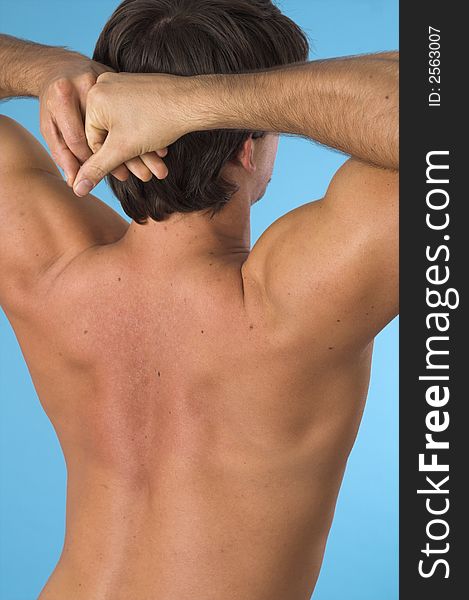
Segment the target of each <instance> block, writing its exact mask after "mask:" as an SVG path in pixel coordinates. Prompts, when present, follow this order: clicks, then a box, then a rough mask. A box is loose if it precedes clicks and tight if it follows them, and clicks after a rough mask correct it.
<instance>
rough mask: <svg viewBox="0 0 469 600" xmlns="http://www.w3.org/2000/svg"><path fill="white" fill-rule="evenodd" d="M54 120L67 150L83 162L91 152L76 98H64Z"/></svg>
mask: <svg viewBox="0 0 469 600" xmlns="http://www.w3.org/2000/svg"><path fill="white" fill-rule="evenodd" d="M55 121H56V123H57V127H58V129H59V131H60V133H61V134H62V137H63V139H64V141H65V143H66V144H67V146H68V148H69V150H70V151H71V152H72V153H73V154H74V155H75V156H76V157H77V159H78V160H79V161H80V162H81V163H84V162H85V160H87V159H88V158H89V157H90V156H91V154H92V152H91V150H90V148H89V146H88V142H87V139H86V135H85V123H84V121H83V117H82V113H81V108H80V104H79V101H78V98H76V97H74V96H72V97H66V98H64V99H63V100H62V106H61V109H60V111H59V112H57V113H56V115H55Z"/></svg>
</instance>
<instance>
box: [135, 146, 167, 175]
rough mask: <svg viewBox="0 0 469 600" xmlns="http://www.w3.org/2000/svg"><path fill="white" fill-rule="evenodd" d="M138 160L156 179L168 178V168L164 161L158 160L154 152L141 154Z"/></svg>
mask: <svg viewBox="0 0 469 600" xmlns="http://www.w3.org/2000/svg"><path fill="white" fill-rule="evenodd" d="M140 158H141V159H142V162H144V163H145V165H146V166H147V167H148V169H149V170H150V171H151V172H152V173H153V175H155V177H157V178H158V179H165V178H166V177H167V176H168V167H167V166H166V165H165V163H164V161H163V160H162V159H161V158H159V156H158V155H157V153H156V152H148V153H147V154H143V155H142V156H141V157H140Z"/></svg>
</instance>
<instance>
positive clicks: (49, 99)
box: [39, 53, 128, 185]
mask: <svg viewBox="0 0 469 600" xmlns="http://www.w3.org/2000/svg"><path fill="white" fill-rule="evenodd" d="M53 69H54V74H53V75H51V76H48V77H46V82H45V84H44V85H43V87H42V90H41V93H40V96H39V100H40V126H41V133H42V135H43V136H44V139H45V140H46V142H47V144H48V146H49V148H50V150H51V154H52V158H53V159H54V160H55V162H56V163H57V164H58V165H59V167H61V168H62V169H63V171H64V172H65V176H66V178H67V183H68V184H69V185H71V183H72V182H73V180H74V179H75V176H76V174H77V172H78V170H79V168H80V165H81V164H82V163H84V162H85V161H86V160H87V159H88V158H89V157H90V156H91V154H92V152H91V150H90V148H89V147H88V144H87V141H86V136H85V126H84V115H85V109H86V98H87V95H88V92H89V90H90V89H91V88H92V87H93V85H94V84H95V83H96V80H97V78H98V76H99V75H100V74H101V73H104V72H105V71H106V70H108V69H107V67H105V66H104V65H101V64H99V63H97V62H94V61H91V60H89V59H88V58H86V57H84V56H81V55H79V54H73V53H67V54H66V55H64V59H63V62H59V63H58V64H57V63H55V64H54V66H53ZM57 73H58V75H57ZM115 174H116V176H117V177H118V178H119V179H126V178H127V177H128V171H127V169H126V168H125V167H120V168H119V169H117V170H116V171H115Z"/></svg>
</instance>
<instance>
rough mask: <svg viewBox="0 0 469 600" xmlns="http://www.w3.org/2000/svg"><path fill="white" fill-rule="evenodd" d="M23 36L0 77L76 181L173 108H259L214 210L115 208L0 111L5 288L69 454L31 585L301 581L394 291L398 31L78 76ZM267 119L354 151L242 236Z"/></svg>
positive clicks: (84, 70)
mask: <svg viewBox="0 0 469 600" xmlns="http://www.w3.org/2000/svg"><path fill="white" fill-rule="evenodd" d="M29 48H30V47H29V46H28V44H26V43H24V42H19V41H18V40H12V38H6V37H3V38H0V65H1V67H0V90H1V95H2V96H3V97H13V96H18V95H32V96H39V98H40V100H41V111H42V115H43V119H44V122H47V123H51V122H52V123H54V124H55V129H54V131H55V137H51V140H52V141H51V142H50V141H49V140H48V141H49V143H50V144H51V145H52V147H53V149H54V155H55V158H56V160H57V162H58V163H59V164H60V166H62V167H63V168H64V169H65V170H66V172H67V177H68V181H69V185H73V186H74V190H75V192H76V194H77V195H83V194H84V192H86V189H85V188H86V187H87V186H88V189H89V188H90V187H93V185H95V184H96V183H97V182H98V181H99V179H101V178H102V177H103V176H104V174H105V173H107V172H109V171H112V170H114V169H117V171H114V172H115V173H116V176H119V177H121V178H125V177H126V176H127V175H128V171H127V170H126V169H130V170H132V169H134V170H135V171H137V173H140V175H141V177H142V179H144V178H148V176H149V175H148V172H146V171H145V170H144V169H148V170H149V171H150V174H151V173H154V174H155V175H156V176H159V177H162V178H163V177H165V176H166V173H165V166H164V162H163V160H162V157H164V155H165V152H166V147H168V146H169V151H171V148H170V145H171V143H173V142H174V141H175V140H176V139H177V138H178V137H180V136H181V135H184V133H187V132H190V131H195V130H200V129H213V128H220V127H223V128H226V127H228V128H230V127H233V128H246V129H252V130H265V131H268V132H270V133H268V135H266V136H265V137H264V138H261V139H256V140H253V139H252V138H249V140H248V141H247V142H246V144H245V145H244V148H243V149H242V151H241V152H240V153H239V156H238V158H237V160H236V161H232V162H231V163H229V164H228V165H226V167H225V176H227V177H231V178H232V179H233V180H234V181H236V182H237V183H238V185H239V191H238V192H237V193H236V195H235V196H234V197H233V199H232V200H231V202H230V203H229V204H228V205H227V207H226V208H225V209H224V210H223V211H221V212H220V213H219V214H218V215H216V216H215V217H214V218H212V219H210V217H209V216H208V215H205V214H204V213H192V214H188V215H180V214H179V215H173V216H171V217H170V218H169V219H167V220H166V221H164V222H162V223H156V222H153V221H150V222H149V223H147V224H145V225H137V224H136V223H135V222H132V223H131V224H130V225H129V224H128V223H127V222H126V221H124V220H123V219H122V218H121V217H120V216H118V215H117V214H116V213H115V212H113V211H112V210H111V209H110V208H109V207H108V206H106V205H105V204H104V203H102V202H100V201H99V200H98V199H97V198H95V197H93V196H91V195H89V194H88V195H87V194H84V195H83V197H82V198H77V195H76V194H75V193H74V191H73V190H72V189H70V187H67V184H66V183H65V182H64V181H63V180H62V178H61V176H60V174H59V171H58V170H57V168H56V166H55V165H54V163H53V162H52V160H51V159H50V158H49V156H48V154H47V153H46V152H45V150H44V149H43V148H42V146H41V145H40V144H39V143H38V142H37V141H36V140H34V139H33V138H32V136H31V135H30V134H29V133H28V132H26V131H25V130H24V129H23V128H22V127H21V126H20V125H18V124H17V123H15V122H14V121H12V120H10V119H8V118H6V117H1V118H0V137H1V140H2V142H1V143H2V152H1V155H0V227H1V232H0V270H1V273H2V276H1V278H0V301H1V304H2V306H3V308H4V310H5V313H6V315H7V316H8V318H9V320H10V322H11V325H12V327H13V328H14V330H15V333H16V335H17V337H18V340H19V343H20V345H21V348H22V351H23V353H24V357H25V360H26V362H27V364H28V367H29V370H30V373H31V376H32V379H33V381H34V384H35V387H36V390H37V392H38V395H39V398H40V400H41V403H42V405H43V407H44V409H45V411H46V413H47V415H48V416H49V418H50V419H51V421H52V423H53V425H54V427H55V430H56V432H57V435H58V438H59V440H60V444H61V446H62V449H63V452H64V456H65V460H66V465H67V471H68V480H67V523H66V536H65V543H64V548H63V553H62V555H61V557H60V560H59V562H58V565H57V567H56V569H55V570H54V572H53V574H52V575H51V577H50V579H49V581H48V582H47V584H46V586H45V587H44V589H43V590H42V593H41V595H40V600H64V599H66V600H91V599H93V600H185V599H189V598H190V599H191V600H308V599H309V597H310V595H311V594H312V592H313V589H314V586H315V582H316V579H317V576H318V573H319V569H320V566H321V562H322V557H323V553H324V548H325V544H326V539H327V535H328V532H329V528H330V525H331V521H332V517H333V513H334V508H335V503H336V499H337V494H338V491H339V487H340V484H341V480H342V476H343V473H344V469H345V465H346V461H347V458H348V456H349V453H350V450H351V448H352V445H353V442H354V439H355V436H356V433H357V429H358V426H359V423H360V419H361V415H362V411H363V408H364V403H365V399H366V395H367V388H368V382H369V374H370V361H371V355H372V344H373V339H374V337H375V336H376V334H377V333H378V332H379V331H380V330H381V329H382V328H383V327H384V326H385V325H386V324H387V323H388V322H389V321H390V320H391V319H392V318H393V317H394V316H395V315H396V313H397V302H398V283H397V264H398V256H397V255H398V251H397V245H398V240H397V238H398V233H397V210H398V208H397V206H398V198H397V195H398V187H397V179H398V174H397V168H398V151H397V137H398V134H397V76H398V65H397V55H395V54H393V53H389V54H386V55H377V56H366V57H356V58H348V59H336V60H332V61H322V62H313V63H305V64H303V65H298V66H295V67H289V68H284V69H274V70H272V71H269V72H264V73H254V74H249V75H233V76H204V77H194V78H177V77H171V76H168V75H164V76H163V75H144V76H142V75H126V74H119V75H117V74H113V73H105V74H104V75H99V77H97V74H96V69H98V70H99V69H102V70H103V71H104V70H105V68H104V67H102V65H98V66H97V65H96V63H92V62H91V61H88V60H87V59H86V58H84V57H81V56H79V55H76V54H71V53H67V52H66V51H64V50H60V49H48V48H44V47H41V48H40V52H39V50H38V49H36V51H35V52H33V53H29ZM52 53H53V54H52ZM57 53H58V54H57ZM52 55H53V56H54V57H55V58H56V60H55V63H53V62H52V61H51V60H50V58H51V56H52ZM57 57H60V60H57ZM51 64H55V65H56V66H55V67H54V69H52V70H53V71H54V72H53V73H51ZM27 66H28V68H29V69H30V72H31V75H30V76H29V77H27V78H23V79H20V74H21V73H23V72H24V69H25V68H26V67H27ZM83 78H85V79H86V80H87V83H86V85H85V88H86V89H83V88H82V87H80V85H81V84H80V82H82V81H83ZM93 78H94V80H95V81H96V79H97V80H98V82H97V84H96V85H94V86H93V87H91V86H90V85H89V84H90V83H91V81H92V79H93ZM57 81H59V82H60V83H59V84H57ZM89 90H91V91H89ZM64 99H65V100H66V101H60V100H64ZM80 103H81V107H82V108H81V109H80V111H78V110H77V109H75V114H74V116H70V115H72V114H73V108H72V107H73V106H75V107H76V106H77V105H78V104H80ZM83 105H84V107H85V108H86V135H87V141H88V144H89V146H90V148H91V149H92V150H93V151H94V152H96V153H95V154H94V155H93V156H90V154H91V152H90V151H89V149H87V146H86V140H85V138H84V134H85V130H84V128H83V120H81V121H80V120H79V119H78V115H79V114H81V115H83V113H84V111H83ZM64 106H65V107H66V108H67V110H68V113H67V114H68V117H67V118H65V115H64V113H63V110H65V109H64V108H63V107H64ZM158 111H159V112H158ZM150 115H151V117H150ZM67 123H74V125H73V131H74V135H73V136H70V131H69V130H67V127H68V125H67ZM149 124H151V125H150V126H149ZM280 132H286V133H294V134H297V135H301V136H307V137H310V138H311V139H313V140H316V141H319V142H320V143H322V144H325V145H329V146H332V147H334V148H338V149H340V150H342V151H343V152H346V153H348V154H350V155H351V156H352V158H351V159H350V160H348V161H347V162H346V163H345V165H344V166H343V167H342V168H341V169H339V171H338V172H337V174H336V175H335V177H334V178H333V180H332V182H331V184H330V187H329V189H328V191H327V194H326V195H325V197H324V198H323V199H320V200H318V201H316V202H309V203H307V204H305V205H304V206H301V207H300V208H298V209H296V210H294V211H292V212H290V213H288V214H286V215H285V216H283V217H282V218H280V219H279V220H278V221H276V222H275V223H274V224H273V225H272V226H271V227H269V229H268V230H267V231H266V232H265V233H264V234H263V235H262V236H261V238H260V239H259V241H258V242H257V243H256V244H255V246H254V248H253V249H252V251H251V246H250V238H249V216H250V209H251V205H252V204H253V203H254V202H255V201H256V200H257V199H258V198H259V197H260V196H262V195H263V193H264V192H265V188H266V186H267V183H268V181H269V179H270V177H271V173H272V168H273V163H274V159H275V151H276V145H277V134H278V133H280ZM72 138H73V139H72ZM67 140H68V141H67ZM103 143H104V145H103V146H102V144H103ZM54 144H55V146H54ZM72 146H73V147H72ZM57 148H58V149H59V150H57ZM85 154H86V156H85ZM137 157H140V158H137ZM85 161H86V162H85ZM123 164H126V165H127V166H126V167H123V166H122V165H123ZM85 180H88V181H89V184H86V183H84V184H83V181H85ZM80 183H82V185H80Z"/></svg>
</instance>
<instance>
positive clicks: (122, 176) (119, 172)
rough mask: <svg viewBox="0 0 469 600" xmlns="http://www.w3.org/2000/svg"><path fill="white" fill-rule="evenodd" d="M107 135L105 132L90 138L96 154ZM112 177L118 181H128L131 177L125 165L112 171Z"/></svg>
mask: <svg viewBox="0 0 469 600" xmlns="http://www.w3.org/2000/svg"><path fill="white" fill-rule="evenodd" d="M105 135H106V134H105V133H104V132H99V131H98V132H97V133H96V134H95V135H94V136H93V135H92V136H90V139H91V143H92V145H93V149H94V152H95V153H96V152H97V151H98V150H99V149H100V148H101V147H102V145H103V142H101V141H98V140H101V139H103V137H104V136H105ZM104 139H105V138H104ZM111 175H113V176H114V177H115V178H116V179H117V180H118V181H127V179H128V178H129V175H130V171H129V169H127V167H126V166H125V165H119V166H118V167H117V169H114V170H113V171H111Z"/></svg>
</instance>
